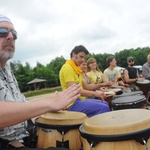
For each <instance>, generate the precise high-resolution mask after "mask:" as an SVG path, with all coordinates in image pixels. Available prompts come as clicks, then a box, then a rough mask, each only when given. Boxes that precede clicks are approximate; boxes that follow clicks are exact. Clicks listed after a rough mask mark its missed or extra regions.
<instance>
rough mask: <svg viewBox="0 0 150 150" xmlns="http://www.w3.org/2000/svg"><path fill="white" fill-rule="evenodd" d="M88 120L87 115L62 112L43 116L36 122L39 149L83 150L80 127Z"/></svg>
mask: <svg viewBox="0 0 150 150" xmlns="http://www.w3.org/2000/svg"><path fill="white" fill-rule="evenodd" d="M86 119H87V116H86V114H84V113H81V112H69V111H61V112H56V113H46V114H43V115H41V116H40V117H39V118H37V119H36V120H35V125H36V126H37V127H38V130H37V135H38V142H37V148H48V147H64V148H68V149H71V150H79V149H80V150H82V149H81V148H82V146H83V144H82V141H81V137H80V134H79V126H80V125H81V124H82V123H83V122H84V120H86ZM79 137H80V138H79Z"/></svg>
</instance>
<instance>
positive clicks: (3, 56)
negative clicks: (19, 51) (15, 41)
mask: <svg viewBox="0 0 150 150" xmlns="http://www.w3.org/2000/svg"><path fill="white" fill-rule="evenodd" d="M13 56H14V51H1V52H0V58H1V59H7V60H8V59H11V58H12V57H13Z"/></svg>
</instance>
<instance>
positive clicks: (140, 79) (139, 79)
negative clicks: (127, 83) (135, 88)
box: [137, 78, 145, 81]
mask: <svg viewBox="0 0 150 150" xmlns="http://www.w3.org/2000/svg"><path fill="white" fill-rule="evenodd" d="M144 80H145V78H138V79H137V81H144Z"/></svg>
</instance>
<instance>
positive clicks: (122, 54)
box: [10, 47, 150, 92]
mask: <svg viewBox="0 0 150 150" xmlns="http://www.w3.org/2000/svg"><path fill="white" fill-rule="evenodd" d="M100 51H101V50H100ZM148 54H150V48H149V47H144V48H137V49H124V50H121V51H119V52H116V53H115V54H110V53H104V54H101V53H98V54H94V53H90V54H89V55H88V56H87V59H88V58H90V57H94V58H95V59H96V61H97V63H98V66H99V68H100V69H101V70H102V72H103V71H104V69H106V68H107V67H108V66H107V64H106V58H107V57H109V56H112V55H113V56H115V57H116V60H117V66H121V67H124V68H125V67H126V66H127V57H128V56H132V57H134V59H135V65H143V64H144V63H145V62H146V61H147V55H148ZM65 61H66V59H65V58H64V57H63V56H60V57H56V58H55V59H53V60H52V61H50V63H48V64H47V65H46V66H44V65H42V64H41V63H39V62H37V64H36V66H35V67H34V68H32V67H31V66H30V64H29V63H28V62H26V64H25V65H24V66H23V65H22V64H21V63H20V61H17V62H16V61H13V62H10V66H11V69H12V71H13V73H14V75H15V76H16V79H17V81H18V84H19V87H20V89H21V92H26V91H29V89H30V90H33V89H34V88H31V87H30V88H29V85H27V83H28V82H30V81H31V80H33V79H34V78H39V79H46V80H47V82H46V87H48V88H49V87H55V86H59V85H60V81H59V70H60V68H61V67H62V65H63V64H64V63H65ZM40 86H41V88H42V86H43V88H44V85H42V84H41V85H40Z"/></svg>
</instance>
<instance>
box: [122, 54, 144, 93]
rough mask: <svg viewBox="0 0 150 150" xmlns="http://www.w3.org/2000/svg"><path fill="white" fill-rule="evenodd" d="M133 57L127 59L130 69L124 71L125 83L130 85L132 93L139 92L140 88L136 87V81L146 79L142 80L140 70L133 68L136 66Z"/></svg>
mask: <svg viewBox="0 0 150 150" xmlns="http://www.w3.org/2000/svg"><path fill="white" fill-rule="evenodd" d="M134 62H135V61H134V59H133V57H131V56H130V57H128V58H127V64H128V67H126V68H125V70H124V78H125V81H126V82H127V83H128V84H129V85H130V88H131V91H139V90H140V88H139V87H138V86H137V85H136V81H142V80H144V78H141V77H140V75H139V73H138V70H137V69H136V68H134V67H133V65H134Z"/></svg>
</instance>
